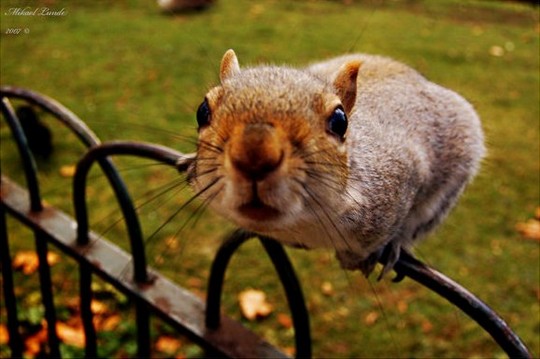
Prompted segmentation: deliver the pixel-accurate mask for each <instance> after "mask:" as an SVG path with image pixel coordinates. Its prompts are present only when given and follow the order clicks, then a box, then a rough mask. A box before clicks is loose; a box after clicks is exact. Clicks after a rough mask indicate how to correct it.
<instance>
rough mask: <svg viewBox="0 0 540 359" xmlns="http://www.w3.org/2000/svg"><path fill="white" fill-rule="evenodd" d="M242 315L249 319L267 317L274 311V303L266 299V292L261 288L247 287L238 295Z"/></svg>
mask: <svg viewBox="0 0 540 359" xmlns="http://www.w3.org/2000/svg"><path fill="white" fill-rule="evenodd" d="M238 302H239V303H240V310H241V312H242V315H243V316H244V317H245V318H246V319H248V320H255V319H257V318H265V317H267V316H269V315H270V313H272V310H273V308H272V305H271V304H270V303H268V302H267V301H266V294H265V293H264V292H263V291H261V290H256V289H247V290H245V291H243V292H241V293H240V294H239V295H238Z"/></svg>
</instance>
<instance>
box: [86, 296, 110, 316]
mask: <svg viewBox="0 0 540 359" xmlns="http://www.w3.org/2000/svg"><path fill="white" fill-rule="evenodd" d="M90 309H91V310H92V313H94V314H104V313H106V312H107V310H108V309H109V308H107V305H105V303H103V302H100V301H99V300H96V299H92V302H91V303H90Z"/></svg>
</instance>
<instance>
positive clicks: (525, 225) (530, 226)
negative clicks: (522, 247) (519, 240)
mask: <svg viewBox="0 0 540 359" xmlns="http://www.w3.org/2000/svg"><path fill="white" fill-rule="evenodd" d="M516 230H517V231H518V232H519V233H520V234H521V235H522V236H523V237H525V238H527V239H534V240H537V241H540V221H538V220H536V219H529V220H528V221H527V222H521V223H518V224H516Z"/></svg>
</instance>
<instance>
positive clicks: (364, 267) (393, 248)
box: [336, 242, 401, 280]
mask: <svg viewBox="0 0 540 359" xmlns="http://www.w3.org/2000/svg"><path fill="white" fill-rule="evenodd" d="M400 253H401V246H400V245H399V244H397V243H395V242H390V243H388V244H386V245H385V246H384V247H382V248H380V249H378V250H376V251H375V252H373V253H371V254H370V255H368V256H367V257H366V258H364V259H360V260H359V259H358V254H356V253H353V252H351V251H340V252H336V257H337V259H338V260H339V262H340V264H341V268H343V269H346V270H359V271H361V272H362V273H363V274H364V276H365V277H366V278H367V277H369V275H370V274H371V273H372V272H373V271H374V270H375V267H376V266H377V263H382V264H383V268H382V270H381V272H380V273H379V276H378V277H377V280H381V279H382V278H383V277H384V276H385V275H386V274H388V272H390V271H391V270H392V269H393V268H394V264H396V262H397V260H398V259H399V255H400Z"/></svg>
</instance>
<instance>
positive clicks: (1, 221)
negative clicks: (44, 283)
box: [0, 205, 23, 358]
mask: <svg viewBox="0 0 540 359" xmlns="http://www.w3.org/2000/svg"><path fill="white" fill-rule="evenodd" d="M9 252H10V251H9V243H8V232H7V223H6V211H5V209H4V206H3V205H2V206H0V262H1V263H0V268H1V269H2V290H3V292H4V300H5V303H6V311H7V328H8V335H9V346H10V348H11V356H12V357H13V358H22V356H23V341H22V338H21V334H20V333H19V318H18V315H17V298H16V297H15V286H14V283H13V270H12V269H11V255H10V253H9Z"/></svg>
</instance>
